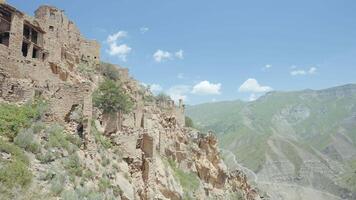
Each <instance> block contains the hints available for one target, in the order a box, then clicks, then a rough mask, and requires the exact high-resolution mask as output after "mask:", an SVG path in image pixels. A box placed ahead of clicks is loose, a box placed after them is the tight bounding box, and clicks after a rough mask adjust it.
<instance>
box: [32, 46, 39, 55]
mask: <svg viewBox="0 0 356 200" xmlns="http://www.w3.org/2000/svg"><path fill="white" fill-rule="evenodd" d="M39 53H40V50H39V49H37V48H36V47H33V49H32V58H39Z"/></svg>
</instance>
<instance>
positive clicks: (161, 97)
mask: <svg viewBox="0 0 356 200" xmlns="http://www.w3.org/2000/svg"><path fill="white" fill-rule="evenodd" d="M156 99H157V100H158V101H168V100H171V97H170V96H168V95H167V94H165V93H163V92H161V93H159V94H158V95H157V96H156Z"/></svg>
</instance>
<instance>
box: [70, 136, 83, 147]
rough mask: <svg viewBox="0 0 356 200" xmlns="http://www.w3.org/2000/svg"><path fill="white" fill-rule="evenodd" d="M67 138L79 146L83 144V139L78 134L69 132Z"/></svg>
mask: <svg viewBox="0 0 356 200" xmlns="http://www.w3.org/2000/svg"><path fill="white" fill-rule="evenodd" d="M66 139H67V141H69V142H70V143H72V144H74V145H75V146H77V147H78V148H79V147H81V146H82V145H83V140H82V139H81V138H80V137H79V136H78V135H72V134H68V135H67V136H66Z"/></svg>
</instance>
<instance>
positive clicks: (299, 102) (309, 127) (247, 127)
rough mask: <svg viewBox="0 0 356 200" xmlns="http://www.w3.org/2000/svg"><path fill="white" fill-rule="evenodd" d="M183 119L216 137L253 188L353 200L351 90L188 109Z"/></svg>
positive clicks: (355, 96) (274, 95)
mask: <svg viewBox="0 0 356 200" xmlns="http://www.w3.org/2000/svg"><path fill="white" fill-rule="evenodd" d="M208 111H209V112H208ZM187 113H188V115H189V116H190V117H191V118H192V119H193V121H194V122H195V124H196V125H197V126H198V127H199V128H201V129H204V130H206V129H211V130H213V131H214V132H216V133H217V135H218V137H219V138H220V141H221V144H222V146H223V148H225V149H227V150H229V151H231V152H233V153H234V154H235V155H236V156H237V159H238V161H239V162H240V163H242V164H243V165H244V166H246V167H247V168H249V169H251V170H252V171H254V172H255V173H256V174H257V176H258V182H273V183H291V184H296V185H302V186H308V187H312V188H315V189H318V190H324V191H326V192H328V193H332V194H334V195H336V196H339V197H342V198H350V196H352V198H356V197H355V187H354V185H355V184H354V183H355V178H356V176H355V173H353V172H354V171H355V169H356V168H355V160H356V85H352V84H350V85H344V86H340V87H335V88H330V89H326V90H320V91H314V90H304V91H299V92H271V93H268V94H266V95H265V96H263V97H261V98H260V99H258V100H257V101H254V102H248V103H247V102H241V101H232V102H218V103H209V104H202V105H197V106H191V107H188V108H187Z"/></svg>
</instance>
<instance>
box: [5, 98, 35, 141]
mask: <svg viewBox="0 0 356 200" xmlns="http://www.w3.org/2000/svg"><path fill="white" fill-rule="evenodd" d="M39 115H40V111H39V109H37V105H36V104H33V105H23V106H17V105H15V104H6V103H1V104H0V135H3V136H6V137H8V138H9V139H10V140H13V139H14V138H15V137H16V135H17V133H18V131H19V130H20V129H21V128H26V127H29V126H30V125H31V120H32V119H34V118H37V117H39Z"/></svg>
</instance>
